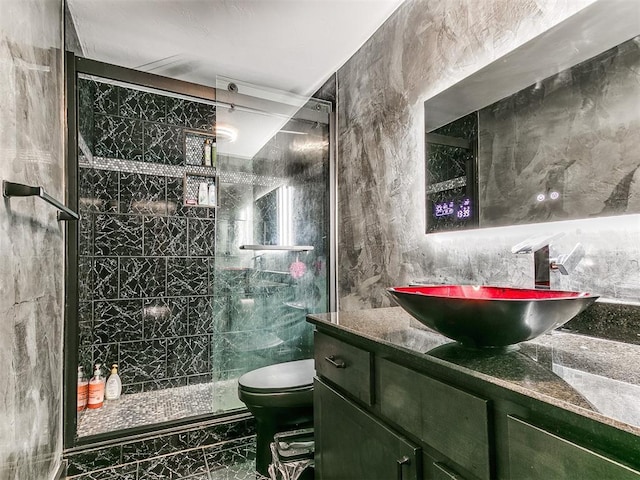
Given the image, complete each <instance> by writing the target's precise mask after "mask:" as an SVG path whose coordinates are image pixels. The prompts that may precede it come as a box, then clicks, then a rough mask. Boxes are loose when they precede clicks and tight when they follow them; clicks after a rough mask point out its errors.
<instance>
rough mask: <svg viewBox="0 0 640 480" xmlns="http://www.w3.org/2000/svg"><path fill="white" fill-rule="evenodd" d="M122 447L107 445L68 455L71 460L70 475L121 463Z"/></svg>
mask: <svg viewBox="0 0 640 480" xmlns="http://www.w3.org/2000/svg"><path fill="white" fill-rule="evenodd" d="M121 458H122V457H121V448H120V446H116V447H106V448H98V449H92V450H88V451H83V452H81V453H76V454H73V455H69V456H67V459H68V460H69V467H68V470H67V474H68V475H78V474H81V473H86V472H90V471H92V470H99V469H101V468H106V467H110V466H113V465H117V464H119V463H121Z"/></svg>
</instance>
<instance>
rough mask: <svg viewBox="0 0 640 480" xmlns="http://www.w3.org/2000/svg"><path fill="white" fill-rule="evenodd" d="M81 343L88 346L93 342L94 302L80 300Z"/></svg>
mask: <svg viewBox="0 0 640 480" xmlns="http://www.w3.org/2000/svg"><path fill="white" fill-rule="evenodd" d="M78 326H79V344H80V345H82V346H88V345H91V343H92V331H93V303H92V302H80V303H79V305H78Z"/></svg>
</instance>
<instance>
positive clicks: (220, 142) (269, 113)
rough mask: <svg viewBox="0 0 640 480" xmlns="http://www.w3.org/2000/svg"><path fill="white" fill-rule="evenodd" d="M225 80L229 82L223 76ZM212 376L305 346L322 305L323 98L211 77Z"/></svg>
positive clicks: (308, 352)
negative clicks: (214, 179)
mask: <svg viewBox="0 0 640 480" xmlns="http://www.w3.org/2000/svg"><path fill="white" fill-rule="evenodd" d="M230 85H231V86H230ZM217 104H218V109H217V128H218V135H217V165H218V171H219V178H220V189H219V204H218V209H217V229H216V235H217V241H216V247H217V255H216V272H215V275H214V302H215V304H216V307H215V308H214V311H215V315H216V322H215V327H214V329H215V330H214V331H215V333H216V334H215V335H214V338H215V342H217V343H216V345H215V348H214V357H215V360H214V361H212V367H213V370H212V372H213V378H214V379H215V381H218V382H224V381H225V380H227V379H230V380H231V385H233V391H232V392H231V393H230V395H229V401H230V402H236V405H242V404H241V403H240V402H239V400H237V394H236V385H237V383H236V379H237V378H238V377H239V376H240V375H242V374H243V373H245V372H247V371H249V370H252V369H255V368H258V367H262V366H266V365H270V364H274V363H280V362H285V361H291V360H298V359H303V358H311V356H312V328H311V326H310V325H309V324H308V323H307V322H306V321H305V318H306V314H307V313H312V312H313V313H320V312H326V311H328V278H327V255H328V248H329V243H328V237H329V235H328V232H329V225H328V218H329V215H328V213H327V212H328V210H329V147H328V143H329V113H330V110H331V105H330V104H328V103H326V102H322V101H318V100H315V99H311V100H309V99H308V98H301V97H296V96H293V95H291V94H286V95H284V94H282V93H281V92H276V91H273V90H268V89H263V88H259V87H256V86H255V85H250V84H246V83H242V82H237V81H232V80H229V79H226V78H222V77H219V78H218V82H217Z"/></svg>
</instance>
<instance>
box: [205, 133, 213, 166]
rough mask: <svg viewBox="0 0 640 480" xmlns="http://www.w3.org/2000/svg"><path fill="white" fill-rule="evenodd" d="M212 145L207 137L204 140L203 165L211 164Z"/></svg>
mask: <svg viewBox="0 0 640 480" xmlns="http://www.w3.org/2000/svg"><path fill="white" fill-rule="evenodd" d="M212 154H213V145H211V140H209V139H208V138H207V139H206V140H205V141H204V166H205V167H210V166H211V165H212V163H211V159H212V158H213V155H212Z"/></svg>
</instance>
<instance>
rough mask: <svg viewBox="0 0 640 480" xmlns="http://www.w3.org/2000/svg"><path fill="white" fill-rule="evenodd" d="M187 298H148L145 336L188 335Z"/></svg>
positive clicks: (144, 319) (144, 314) (145, 304)
mask: <svg viewBox="0 0 640 480" xmlns="http://www.w3.org/2000/svg"><path fill="white" fill-rule="evenodd" d="M187 311H188V310H187V299H186V298H167V299H154V300H146V301H145V302H144V310H143V321H144V338H145V339H151V338H168V337H182V336H185V335H187V331H188V330H187V318H188V317H187Z"/></svg>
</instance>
